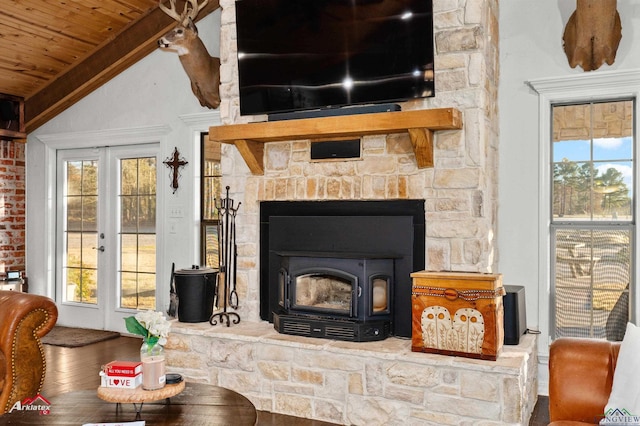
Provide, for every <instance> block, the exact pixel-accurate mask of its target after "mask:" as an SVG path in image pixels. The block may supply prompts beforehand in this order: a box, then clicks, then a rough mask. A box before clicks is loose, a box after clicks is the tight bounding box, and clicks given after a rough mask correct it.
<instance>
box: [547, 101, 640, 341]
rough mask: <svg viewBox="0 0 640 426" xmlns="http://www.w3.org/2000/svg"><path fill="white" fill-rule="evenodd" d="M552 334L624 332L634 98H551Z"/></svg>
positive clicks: (618, 336) (613, 336)
mask: <svg viewBox="0 0 640 426" xmlns="http://www.w3.org/2000/svg"><path fill="white" fill-rule="evenodd" d="M551 109H552V112H551V121H552V128H551V134H552V138H551V145H552V147H551V162H552V164H551V173H552V177H551V180H550V182H551V220H550V222H551V227H550V241H551V259H552V261H551V277H552V307H551V308H552V322H553V326H552V330H551V331H552V337H553V338H559V337H589V338H599V339H608V340H622V337H623V336H624V330H625V327H626V323H627V321H628V320H629V318H630V309H629V306H630V304H629V293H630V291H631V292H633V279H632V277H633V273H632V271H633V262H632V259H633V258H634V256H633V252H634V244H633V239H634V235H635V198H634V188H633V183H634V181H635V176H634V174H635V170H634V168H635V165H634V157H635V154H634V147H635V140H634V134H635V133H634V125H633V123H634V117H635V112H634V110H635V102H634V100H633V99H623V100H611V101H599V102H583V103H574V104H554V105H551Z"/></svg>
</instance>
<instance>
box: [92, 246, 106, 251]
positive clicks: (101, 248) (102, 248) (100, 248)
mask: <svg viewBox="0 0 640 426" xmlns="http://www.w3.org/2000/svg"><path fill="white" fill-rule="evenodd" d="M93 249H94V250H98V251H104V246H100V247H93Z"/></svg>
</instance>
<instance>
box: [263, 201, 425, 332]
mask: <svg viewBox="0 0 640 426" xmlns="http://www.w3.org/2000/svg"><path fill="white" fill-rule="evenodd" d="M283 254H287V255H293V256H289V257H290V258H293V259H296V260H294V263H296V262H302V259H303V258H314V262H316V265H315V266H314V268H317V267H320V268H327V269H330V270H332V271H338V272H339V274H338V276H339V277H341V279H343V280H344V281H345V282H351V281H349V280H350V279H351V278H345V276H347V277H348V276H349V275H348V274H351V275H353V276H356V277H357V278H358V282H359V283H362V282H363V280H365V278H364V277H365V276H366V279H367V280H368V279H369V278H370V276H371V274H369V275H366V274H365V275H358V274H359V273H360V272H358V271H354V270H353V269H350V268H351V267H344V264H343V263H342V262H346V263H348V262H354V258H355V260H356V261H357V262H356V263H358V262H359V263H363V264H364V265H365V268H370V267H371V265H374V264H376V263H377V262H379V261H380V259H387V260H386V262H387V263H388V262H390V263H391V264H392V273H391V278H390V279H389V281H388V285H389V292H388V295H389V299H388V307H389V312H388V314H387V313H386V312H385V314H384V315H383V314H382V313H380V312H379V313H373V314H371V315H369V316H367V317H366V321H364V320H363V318H359V319H358V318H356V317H353V316H351V315H352V314H353V311H354V310H357V311H358V312H359V313H361V312H362V311H366V309H368V308H366V309H365V307H364V305H358V304H357V303H355V304H354V302H353V301H354V300H355V298H352V299H351V300H350V302H348V304H349V306H350V307H349V312H348V313H347V312H346V311H340V310H338V309H335V311H336V312H333V311H334V310H333V309H328V310H327V307H324V306H311V309H309V310H308V312H305V313H306V314H309V315H311V316H314V317H322V318H330V319H331V321H335V322H336V323H337V324H338V325H340V326H343V327H344V326H348V327H352V328H353V327H359V326H360V325H359V324H367V325H366V327H369V326H372V325H374V323H375V326H376V327H378V329H379V330H380V331H379V334H378V335H376V336H375V338H376V339H377V338H378V336H381V335H385V334H386V335H392V336H397V337H407V338H410V337H411V277H410V274H411V273H412V272H414V271H419V270H423V269H424V265H425V210H424V200H374V201H342V200H340V201H265V202H262V203H261V204H260V265H261V267H260V317H261V318H262V319H264V320H268V321H270V322H273V323H274V327H275V328H276V329H280V328H281V327H283V324H282V323H281V322H282V320H283V318H284V317H283V316H282V315H295V318H294V319H295V320H296V321H297V322H303V323H305V325H304V326H305V327H308V328H310V329H311V328H312V327H313V326H314V325H317V324H316V323H315V322H314V321H315V318H312V319H310V318H307V319H302V318H300V315H299V314H300V312H301V311H303V310H306V309H307V308H308V307H307V306H305V305H304V303H298V302H297V301H295V300H294V303H293V310H290V311H288V312H286V311H284V310H283V304H285V303H287V302H285V301H283V298H282V297H281V296H282V295H283V294H284V290H281V288H282V287H283V283H284V282H285V281H284V280H283V278H282V277H284V276H285V275H283V274H282V273H281V271H282V269H283V263H282V262H283V258H284V257H285V256H283ZM318 254H321V255H318ZM287 262H289V263H288V264H287V265H288V267H289V269H291V263H290V262H291V260H288V261H287ZM305 262H306V260H305ZM294 266H295V265H294ZM296 268H298V267H297V266H296ZM305 268H306V266H305ZM298 269H304V268H298ZM345 269H346V271H345ZM296 270H297V269H296ZM317 272H322V271H314V273H317ZM324 272H326V270H325V271H324ZM344 272H347V274H344ZM288 273H289V275H291V271H288ZM340 273H342V275H340ZM312 275H313V274H312ZM325 275H326V274H325ZM320 279H321V278H319V277H315V276H314V278H312V279H311V282H312V283H314V284H317V283H319V282H320ZM337 281H340V279H338V280H337ZM334 285H336V286H337V287H340V286H339V285H338V284H334ZM349 285H351V286H352V284H349ZM349 285H347V284H343V288H349ZM378 285H381V284H378ZM293 291H294V292H295V291H296V290H295V289H294V290H293ZM300 291H301V292H302V291H305V290H300ZM363 291H370V290H364V289H363ZM378 291H379V290H378ZM287 296H288V297H289V302H288V303H291V293H290V292H289V293H287ZM364 300H365V299H362V301H361V302H359V303H362V304H364V303H365V301H364ZM367 300H368V299H367ZM367 303H369V302H367ZM289 308H291V305H289ZM303 308H304V309H303ZM337 312H340V313H337ZM278 321H280V324H278ZM287 321H289V318H288V317H286V318H285V323H286V322H287ZM354 323H355V325H354ZM387 328H388V330H389V331H388V332H386V331H385V330H386V329H387ZM314 333H315V332H314ZM318 333H320V334H322V332H321V331H318ZM357 333H360V334H359V336H362V334H363V333H365V330H361V331H357ZM366 333H375V330H369V331H366ZM298 334H299V333H298ZM331 338H336V339H338V337H336V336H331ZM343 340H344V339H343Z"/></svg>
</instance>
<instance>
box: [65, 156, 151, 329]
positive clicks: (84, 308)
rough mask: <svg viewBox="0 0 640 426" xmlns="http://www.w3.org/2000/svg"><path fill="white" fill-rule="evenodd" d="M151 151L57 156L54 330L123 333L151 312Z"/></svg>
mask: <svg viewBox="0 0 640 426" xmlns="http://www.w3.org/2000/svg"><path fill="white" fill-rule="evenodd" d="M158 155H159V154H158V145H157V144H147V145H137V146H127V147H111V148H87V149H72V150H59V151H58V153H57V173H56V176H57V182H56V185H57V196H56V203H57V206H56V207H57V208H56V209H55V211H56V212H57V217H56V253H57V255H56V299H57V301H58V309H59V320H58V323H59V324H60V325H65V326H73V327H83V328H93V329H108V330H116V331H124V330H125V327H124V318H125V317H127V316H130V315H132V314H134V313H135V312H136V311H137V310H145V309H156V265H157V250H156V186H157V185H156V182H157V164H158Z"/></svg>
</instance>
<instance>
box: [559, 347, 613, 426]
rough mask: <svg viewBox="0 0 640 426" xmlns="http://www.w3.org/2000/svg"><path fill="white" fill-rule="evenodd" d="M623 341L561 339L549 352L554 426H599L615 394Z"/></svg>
mask: <svg viewBox="0 0 640 426" xmlns="http://www.w3.org/2000/svg"><path fill="white" fill-rule="evenodd" d="M619 351H620V342H608V341H603V340H594V339H578V338H561V339H558V340H556V341H554V342H553V343H552V344H551V347H550V352H549V420H550V421H551V423H550V426H551V425H553V426H578V425H592V424H598V422H599V421H600V419H601V418H602V417H603V415H604V408H605V406H606V405H607V401H608V400H609V395H610V394H611V386H612V384H613V372H614V370H615V368H616V362H617V360H618V352H619Z"/></svg>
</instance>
